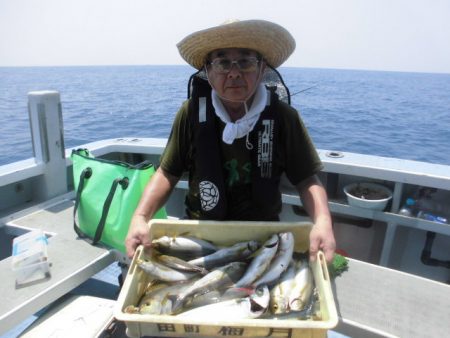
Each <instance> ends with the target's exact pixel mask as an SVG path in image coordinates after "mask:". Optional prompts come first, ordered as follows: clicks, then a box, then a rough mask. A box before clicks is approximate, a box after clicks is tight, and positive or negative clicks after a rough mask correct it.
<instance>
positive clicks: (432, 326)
mask: <svg viewBox="0 0 450 338" xmlns="http://www.w3.org/2000/svg"><path fill="white" fill-rule="evenodd" d="M72 213H73V201H72V200H71V199H70V198H68V197H67V196H62V197H61V198H59V199H56V202H53V203H51V204H47V205H43V206H41V208H39V207H35V208H33V209H31V210H29V212H25V213H24V212H21V213H20V214H18V215H16V216H14V215H13V216H10V217H9V218H7V219H5V218H4V219H3V223H2V224H1V225H0V226H5V225H6V226H8V225H9V226H19V227H24V228H29V229H35V228H38V229H42V230H43V231H44V232H45V233H47V234H48V235H50V236H51V237H50V238H49V245H48V255H49V260H50V261H51V263H52V265H51V268H50V271H51V278H50V279H48V280H43V281H41V282H39V283H35V284H33V285H29V286H26V287H23V288H19V289H16V288H15V279H14V275H13V272H12V271H11V268H10V263H11V262H10V258H8V259H5V260H3V261H0V269H1V271H2V278H1V281H0V299H2V302H0V334H2V333H4V332H6V331H8V330H9V329H11V328H13V327H14V326H15V325H17V324H18V323H20V322H22V321H23V320H25V319H26V318H27V317H29V316H31V315H32V314H34V313H35V312H37V311H38V310H40V309H42V308H43V307H45V306H47V305H49V304H50V303H52V302H53V301H55V300H57V299H58V298H59V297H61V296H63V295H64V294H66V293H67V292H69V291H70V290H72V289H74V288H75V287H77V286H78V285H80V284H81V283H82V282H84V281H86V280H87V279H88V278H90V277H92V276H93V275H95V274H96V273H98V272H99V271H101V270H103V269H105V268H106V267H108V266H109V265H110V264H111V263H112V262H114V261H115V259H116V255H115V254H114V253H113V252H111V251H108V250H106V249H104V248H99V247H94V246H91V245H90V244H88V243H86V242H85V241H83V240H80V239H78V238H77V236H76V234H75V232H74V231H73V224H72V217H73V216H72ZM332 286H333V292H334V296H335V302H336V307H337V311H338V314H339V319H340V321H339V324H338V327H337V328H336V331H337V332H340V333H343V334H345V335H348V336H350V337H379V336H387V337H444V336H447V335H448V333H449V332H450V321H449V320H448V318H450V306H449V304H450V286H449V285H446V284H443V283H439V282H435V281H432V280H428V279H424V278H421V277H417V276H414V275H411V274H407V273H403V272H399V271H395V270H392V269H387V268H383V267H380V266H376V265H372V264H368V263H364V262H360V261H357V260H353V259H350V262H349V269H348V271H347V272H344V273H343V274H342V276H340V277H337V278H336V279H335V280H334V281H333V282H332Z"/></svg>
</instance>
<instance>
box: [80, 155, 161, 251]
mask: <svg viewBox="0 0 450 338" xmlns="http://www.w3.org/2000/svg"><path fill="white" fill-rule="evenodd" d="M71 159H72V163H73V181H74V188H75V191H76V193H77V195H76V199H75V206H74V211H73V218H74V230H75V232H76V233H77V234H78V236H79V237H81V238H84V239H86V240H88V241H89V242H91V244H94V245H95V244H97V243H99V242H100V243H103V244H105V245H107V246H109V247H112V248H114V249H117V250H119V251H121V252H123V253H125V252H126V250H125V237H126V235H127V233H128V227H129V225H130V221H131V217H132V216H133V213H134V211H135V209H136V207H137V205H138V203H139V200H140V198H141V196H142V193H143V192H144V189H145V186H146V185H147V183H148V181H149V180H150V178H151V177H152V175H153V174H154V173H155V168H154V166H153V165H152V164H151V163H150V162H148V161H144V162H142V163H139V164H137V165H131V164H128V163H126V162H121V161H110V160H105V159H99V158H95V157H94V156H92V154H90V153H89V151H88V150H87V149H77V150H73V151H72V155H71ZM155 218H167V214H166V211H165V209H164V208H162V209H160V210H159V211H158V212H157V213H156V215H155ZM77 220H78V222H77Z"/></svg>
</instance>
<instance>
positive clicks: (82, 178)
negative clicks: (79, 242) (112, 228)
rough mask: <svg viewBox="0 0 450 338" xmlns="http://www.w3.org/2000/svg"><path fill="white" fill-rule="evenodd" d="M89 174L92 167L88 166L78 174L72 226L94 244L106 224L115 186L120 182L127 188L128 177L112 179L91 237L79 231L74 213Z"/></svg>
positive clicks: (99, 237) (79, 234) (82, 236)
mask: <svg viewBox="0 0 450 338" xmlns="http://www.w3.org/2000/svg"><path fill="white" fill-rule="evenodd" d="M91 176H92V169H91V168H89V167H87V168H86V169H84V170H83V171H82V172H81V174H80V182H79V184H78V189H77V195H76V199H75V206H74V208H73V228H74V230H75V232H76V233H77V235H78V236H79V237H80V238H83V239H86V240H87V241H88V242H90V243H91V244H92V245H95V244H97V243H98V242H99V241H100V239H101V238H102V234H103V230H104V228H105V224H106V219H107V218H108V213H109V208H110V207H111V203H112V200H113V198H114V194H115V192H116V189H117V186H118V185H119V184H120V186H121V187H122V189H123V190H125V189H126V188H128V183H129V179H128V177H124V178H116V179H115V180H114V181H113V183H112V185H111V188H110V190H109V193H108V196H107V197H106V200H105V202H104V203H103V210H102V216H101V218H100V221H99V223H98V225H97V229H96V231H95V235H94V238H93V239H91V238H90V237H89V236H87V235H86V234H84V233H83V232H82V231H81V229H80V228H79V226H78V224H77V221H76V213H77V210H78V207H79V205H80V201H81V193H82V192H83V188H84V182H85V179H89V178H90V177H91Z"/></svg>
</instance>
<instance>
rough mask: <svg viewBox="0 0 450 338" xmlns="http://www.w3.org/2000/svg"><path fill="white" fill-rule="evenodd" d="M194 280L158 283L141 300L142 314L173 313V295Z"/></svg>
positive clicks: (139, 306)
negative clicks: (171, 297) (171, 298)
mask: <svg viewBox="0 0 450 338" xmlns="http://www.w3.org/2000/svg"><path fill="white" fill-rule="evenodd" d="M193 283H194V281H190V282H186V283H176V284H163V283H160V284H157V285H155V286H152V288H151V289H150V290H149V291H147V292H146V293H145V294H144V296H142V299H141V300H140V302H139V305H138V308H139V313H141V314H156V315H158V314H171V313H172V301H171V300H170V296H171V295H176V294H178V293H179V292H182V291H183V290H185V289H187V288H188V287H190V286H191V285H192V284H193Z"/></svg>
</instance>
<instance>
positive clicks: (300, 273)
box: [289, 259, 314, 311]
mask: <svg viewBox="0 0 450 338" xmlns="http://www.w3.org/2000/svg"><path fill="white" fill-rule="evenodd" d="M313 289H314V279H313V275H312V271H311V268H310V267H309V263H308V261H307V260H306V259H302V260H299V261H297V262H296V272H295V277H294V287H293V288H292V290H291V292H290V295H289V307H290V309H291V310H292V311H301V310H302V309H303V308H304V307H305V306H306V304H307V303H308V302H309V299H310V298H311V295H312V292H313Z"/></svg>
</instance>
